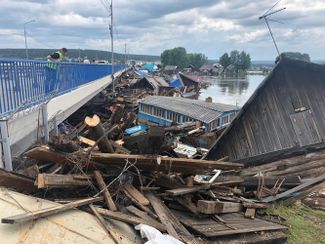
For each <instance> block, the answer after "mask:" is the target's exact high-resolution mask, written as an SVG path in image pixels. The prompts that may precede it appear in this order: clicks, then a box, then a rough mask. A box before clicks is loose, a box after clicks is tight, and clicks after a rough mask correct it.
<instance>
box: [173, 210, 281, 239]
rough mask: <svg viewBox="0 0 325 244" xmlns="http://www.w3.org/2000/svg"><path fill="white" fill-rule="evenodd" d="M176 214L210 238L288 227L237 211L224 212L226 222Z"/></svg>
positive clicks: (185, 222) (191, 227) (223, 217)
mask: <svg viewBox="0 0 325 244" xmlns="http://www.w3.org/2000/svg"><path fill="white" fill-rule="evenodd" d="M176 215H177V216H178V218H179V220H180V221H181V222H182V223H183V224H184V225H186V226H188V227H189V228H190V229H192V230H194V231H195V232H196V233H200V234H201V235H203V236H205V237H208V238H211V237H219V236H227V235H234V234H242V233H252V232H257V231H269V230H283V229H286V228H287V227H286V226H283V225H279V224H275V223H272V222H268V221H265V220H262V219H259V218H255V219H247V218H245V217H244V216H243V215H241V214H237V213H233V214H223V215H222V219H223V221H224V223H219V222H216V221H214V220H212V219H211V218H200V219H198V218H193V217H190V216H188V215H186V214H184V213H182V212H177V213H176Z"/></svg>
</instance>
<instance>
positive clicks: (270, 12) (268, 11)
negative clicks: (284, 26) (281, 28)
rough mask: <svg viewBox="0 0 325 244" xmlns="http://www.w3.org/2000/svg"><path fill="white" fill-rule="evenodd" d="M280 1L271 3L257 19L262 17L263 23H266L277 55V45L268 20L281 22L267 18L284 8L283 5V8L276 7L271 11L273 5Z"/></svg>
mask: <svg viewBox="0 0 325 244" xmlns="http://www.w3.org/2000/svg"><path fill="white" fill-rule="evenodd" d="M280 1H281V0H279V1H277V2H276V3H275V4H274V5H273V6H272V7H271V8H270V9H269V10H267V11H266V12H265V13H264V14H263V15H262V16H260V17H259V18H258V19H264V21H265V24H266V26H267V28H268V29H269V32H270V35H271V37H272V41H273V44H274V46H275V49H276V51H277V53H278V55H280V52H279V48H278V46H277V45H276V42H275V39H274V36H273V33H272V29H271V27H270V24H269V21H274V22H278V23H281V22H279V21H276V20H273V19H268V17H269V16H271V15H273V14H276V13H279V12H281V11H283V10H285V9H286V8H285V7H284V8H281V9H278V10H274V11H271V10H272V9H274V7H275V6H276V5H278V4H279V2H280Z"/></svg>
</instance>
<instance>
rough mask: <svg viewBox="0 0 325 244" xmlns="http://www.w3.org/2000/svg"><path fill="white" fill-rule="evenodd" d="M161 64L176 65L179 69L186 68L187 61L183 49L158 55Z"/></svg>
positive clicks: (179, 48)
mask: <svg viewBox="0 0 325 244" xmlns="http://www.w3.org/2000/svg"><path fill="white" fill-rule="evenodd" d="M160 58H161V63H162V64H163V65H164V66H166V65H176V66H178V67H180V68H184V67H186V66H188V64H189V60H188V56H187V53H186V49H185V48H184V47H176V48H173V49H168V50H165V51H163V53H162V54H161V55H160Z"/></svg>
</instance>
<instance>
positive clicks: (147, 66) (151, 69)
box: [143, 64, 158, 72]
mask: <svg viewBox="0 0 325 244" xmlns="http://www.w3.org/2000/svg"><path fill="white" fill-rule="evenodd" d="M143 67H144V68H145V69H147V70H149V72H154V71H157V70H158V68H157V65H155V64H145V65H143Z"/></svg>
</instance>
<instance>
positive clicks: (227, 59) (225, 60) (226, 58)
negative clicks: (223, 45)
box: [219, 53, 231, 68]
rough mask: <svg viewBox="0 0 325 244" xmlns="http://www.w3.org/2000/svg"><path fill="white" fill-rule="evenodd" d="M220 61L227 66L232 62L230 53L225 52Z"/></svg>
mask: <svg viewBox="0 0 325 244" xmlns="http://www.w3.org/2000/svg"><path fill="white" fill-rule="evenodd" d="M219 63H220V64H221V65H222V66H223V67H224V68H227V67H228V66H229V65H230V64H231V62H230V57H229V55H228V53H224V54H223V55H222V56H221V57H220V58H219Z"/></svg>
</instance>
